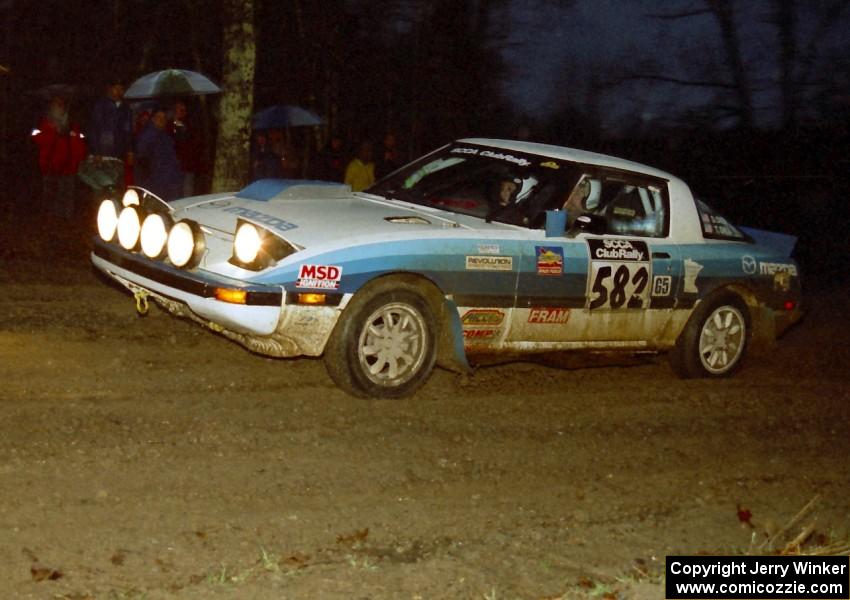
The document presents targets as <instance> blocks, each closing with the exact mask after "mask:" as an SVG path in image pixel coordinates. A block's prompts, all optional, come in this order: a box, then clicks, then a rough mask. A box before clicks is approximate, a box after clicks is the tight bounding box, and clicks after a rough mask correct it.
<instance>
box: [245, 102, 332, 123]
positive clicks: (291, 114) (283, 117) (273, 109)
mask: <svg viewBox="0 0 850 600" xmlns="http://www.w3.org/2000/svg"><path fill="white" fill-rule="evenodd" d="M251 123H252V124H253V126H254V129H286V128H287V127H309V126H312V125H321V124H322V119H321V117H319V115H317V114H316V113H314V112H313V111H311V110H307V109H306V108H301V107H300V106H292V105H289V104H278V105H275V106H269V107H268V108H264V109H263V110H261V111H260V112H258V113H256V114H255V115H254V116H253V117H251Z"/></svg>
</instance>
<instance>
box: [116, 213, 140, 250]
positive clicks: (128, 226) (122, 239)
mask: <svg viewBox="0 0 850 600" xmlns="http://www.w3.org/2000/svg"><path fill="white" fill-rule="evenodd" d="M141 230H142V218H141V211H140V210H139V207H138V206H125V207H124V209H123V210H122V211H121V214H120V215H118V243H119V244H121V247H122V248H124V249H125V250H132V249H133V248H135V247H136V245H137V244H138V243H139V233H140V232H141Z"/></svg>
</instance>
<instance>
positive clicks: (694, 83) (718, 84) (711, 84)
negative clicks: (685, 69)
mask: <svg viewBox="0 0 850 600" xmlns="http://www.w3.org/2000/svg"><path fill="white" fill-rule="evenodd" d="M641 79H642V80H646V81H661V82H665V83H674V84H676V85H683V86H688V87H707V88H716V89H723V90H734V89H735V86H734V85H733V84H731V83H724V82H722V81H699V80H695V79H680V78H678V77H669V76H667V75H639V74H632V75H623V76H621V77H620V78H619V80H620V81H621V82H622V81H636V80H641Z"/></svg>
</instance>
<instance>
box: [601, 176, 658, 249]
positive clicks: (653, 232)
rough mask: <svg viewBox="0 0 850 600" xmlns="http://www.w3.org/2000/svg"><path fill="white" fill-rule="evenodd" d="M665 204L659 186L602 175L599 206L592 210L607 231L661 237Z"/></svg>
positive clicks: (618, 233)
mask: <svg viewBox="0 0 850 600" xmlns="http://www.w3.org/2000/svg"><path fill="white" fill-rule="evenodd" d="M667 206H668V205H667V197H666V194H665V193H664V190H663V189H662V188H661V187H660V186H656V185H651V184H647V183H643V182H641V183H637V182H631V181H626V180H622V179H613V178H605V179H602V181H601V193H600V199H599V205H598V206H597V207H596V208H592V210H593V212H594V213H596V214H599V215H602V216H604V217H605V219H606V221H607V229H608V232H609V233H613V234H617V235H634V236H641V237H664V236H665V235H666V233H667V214H668V210H667ZM589 208H590V206H589Z"/></svg>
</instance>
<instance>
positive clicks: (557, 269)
mask: <svg viewBox="0 0 850 600" xmlns="http://www.w3.org/2000/svg"><path fill="white" fill-rule="evenodd" d="M534 253H535V254H536V255H537V274H538V275H563V273H564V249H563V248H557V247H552V248H550V247H547V246H535V247H534Z"/></svg>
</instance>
